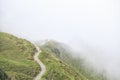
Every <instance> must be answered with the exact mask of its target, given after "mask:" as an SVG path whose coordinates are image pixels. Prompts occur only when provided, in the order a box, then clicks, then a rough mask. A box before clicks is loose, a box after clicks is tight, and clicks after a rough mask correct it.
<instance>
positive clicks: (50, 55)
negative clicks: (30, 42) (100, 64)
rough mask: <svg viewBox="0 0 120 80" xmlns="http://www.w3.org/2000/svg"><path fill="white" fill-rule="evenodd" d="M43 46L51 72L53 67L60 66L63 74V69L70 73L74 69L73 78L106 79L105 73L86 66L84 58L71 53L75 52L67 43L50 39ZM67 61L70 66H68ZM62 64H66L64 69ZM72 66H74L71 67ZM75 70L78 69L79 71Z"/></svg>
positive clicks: (80, 79) (77, 79)
mask: <svg viewBox="0 0 120 80" xmlns="http://www.w3.org/2000/svg"><path fill="white" fill-rule="evenodd" d="M41 48H42V50H43V51H44V54H42V56H43V55H44V56H43V57H45V58H47V61H46V60H45V59H44V58H43V61H46V62H45V63H46V65H47V66H48V69H49V68H50V69H49V70H51V72H52V69H53V70H54V69H55V70H56V67H57V68H58V67H59V69H57V71H59V70H60V71H61V74H62V71H63V72H68V73H69V71H70V70H72V71H73V72H72V71H71V73H73V74H69V75H70V77H71V80H86V79H88V80H106V78H105V76H104V74H102V73H97V72H96V71H95V70H93V69H92V68H91V67H90V66H89V65H88V66H84V64H85V60H84V59H81V58H77V57H73V56H72V55H71V54H74V53H73V51H72V50H71V49H70V48H69V47H68V46H66V45H65V44H62V43H58V42H56V41H48V42H46V43H44V44H43V45H42V46H41ZM42 56H41V59H42ZM57 58H58V59H57ZM64 63H65V64H64ZM66 63H67V64H68V65H69V66H67V65H66ZM61 65H66V66H64V67H62V68H63V70H61V67H60V66H61ZM70 66H71V67H72V68H70ZM53 67H55V68H53ZM66 67H67V70H66ZM75 71H77V73H76V72H75ZM49 72H50V71H49ZM68 73H67V74H68ZM47 74H49V73H46V75H47ZM65 74H66V73H65ZM77 74H78V75H77ZM81 75H82V76H81ZM83 75H84V76H83ZM76 76H77V77H76ZM82 77H84V79H83V78H82ZM85 78H86V79H85ZM55 80H56V79H55ZM64 80H67V79H64ZM68 80H70V79H68Z"/></svg>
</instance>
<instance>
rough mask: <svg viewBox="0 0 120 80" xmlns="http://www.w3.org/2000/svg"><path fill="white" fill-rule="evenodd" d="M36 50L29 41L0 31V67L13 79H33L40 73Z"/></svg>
mask: <svg viewBox="0 0 120 80" xmlns="http://www.w3.org/2000/svg"><path fill="white" fill-rule="evenodd" d="M35 51H36V50H35V47H34V45H33V44H31V43H30V42H29V41H27V40H25V39H20V38H17V37H15V36H13V35H10V34H7V33H3V32H0V68H1V69H2V70H4V71H5V73H6V74H7V75H8V76H9V78H11V79H12V80H32V79H33V78H34V77H35V76H36V75H37V74H38V73H39V70H40V67H39V65H38V64H37V63H36V62H35V61H34V60H33V55H34V53H35ZM0 78H1V77H0Z"/></svg>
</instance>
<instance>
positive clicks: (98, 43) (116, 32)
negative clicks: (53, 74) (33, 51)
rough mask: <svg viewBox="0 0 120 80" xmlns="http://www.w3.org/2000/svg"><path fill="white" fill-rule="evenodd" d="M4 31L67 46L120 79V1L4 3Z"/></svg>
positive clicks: (0, 5)
mask: <svg viewBox="0 0 120 80" xmlns="http://www.w3.org/2000/svg"><path fill="white" fill-rule="evenodd" d="M0 31H4V32H8V33H12V34H14V35H17V36H20V37H23V38H26V39H28V40H31V41H38V40H43V39H55V40H57V41H61V42H64V43H66V44H69V45H70V46H72V47H73V48H75V49H76V50H78V51H79V52H82V53H83V55H85V56H87V58H89V59H90V60H91V61H92V62H93V63H94V64H96V65H98V66H101V65H102V66H103V67H105V68H106V70H107V71H108V72H109V73H110V74H111V73H113V72H114V73H115V74H114V75H115V76H119V75H120V68H119V67H120V63H119V61H120V1H119V0H0Z"/></svg>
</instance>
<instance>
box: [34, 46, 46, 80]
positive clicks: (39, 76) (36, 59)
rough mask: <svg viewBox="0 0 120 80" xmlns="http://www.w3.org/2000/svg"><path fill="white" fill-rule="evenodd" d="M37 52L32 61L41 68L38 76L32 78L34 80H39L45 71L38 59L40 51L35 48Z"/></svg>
mask: <svg viewBox="0 0 120 80" xmlns="http://www.w3.org/2000/svg"><path fill="white" fill-rule="evenodd" d="M36 49H37V52H36V53H35V55H34V60H35V61H36V62H37V63H38V64H39V65H40V67H41V71H40V72H39V74H38V75H37V76H36V77H35V78H34V80H40V79H41V77H42V76H43V75H44V73H45V71H46V67H45V65H44V64H43V63H42V62H41V61H40V59H39V55H40V53H41V50H40V48H39V47H37V46H36Z"/></svg>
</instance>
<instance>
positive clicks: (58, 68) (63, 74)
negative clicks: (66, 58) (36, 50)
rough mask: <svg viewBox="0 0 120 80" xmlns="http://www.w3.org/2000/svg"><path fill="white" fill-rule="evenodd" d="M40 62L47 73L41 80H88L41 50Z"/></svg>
mask: <svg viewBox="0 0 120 80" xmlns="http://www.w3.org/2000/svg"><path fill="white" fill-rule="evenodd" d="M39 57H40V60H41V61H42V62H43V63H44V64H45V65H46V68H47V71H46V73H45V75H44V76H43V77H42V80H44V79H45V80H88V79H87V78H85V77H84V76H83V75H81V74H79V73H78V72H77V71H76V70H75V69H73V68H72V67H70V66H69V65H68V64H66V63H64V62H63V61H62V60H60V59H58V58H57V57H56V56H54V55H53V54H51V53H49V52H47V51H46V50H43V49H42V53H41V54H40V56H39Z"/></svg>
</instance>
